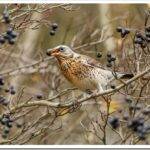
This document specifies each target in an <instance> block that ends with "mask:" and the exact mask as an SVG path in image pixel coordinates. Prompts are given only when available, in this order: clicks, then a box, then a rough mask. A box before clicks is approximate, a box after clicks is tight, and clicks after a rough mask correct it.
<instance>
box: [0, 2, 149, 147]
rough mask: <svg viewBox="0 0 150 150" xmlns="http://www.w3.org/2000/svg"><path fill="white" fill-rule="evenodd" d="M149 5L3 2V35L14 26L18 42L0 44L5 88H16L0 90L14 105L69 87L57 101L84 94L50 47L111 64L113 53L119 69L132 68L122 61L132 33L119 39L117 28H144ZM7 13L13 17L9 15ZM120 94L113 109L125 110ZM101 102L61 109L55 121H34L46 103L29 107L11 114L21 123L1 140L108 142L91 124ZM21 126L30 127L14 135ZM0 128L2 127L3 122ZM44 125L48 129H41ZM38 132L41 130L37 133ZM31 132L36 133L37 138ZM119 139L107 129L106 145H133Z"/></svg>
mask: <svg viewBox="0 0 150 150" xmlns="http://www.w3.org/2000/svg"><path fill="white" fill-rule="evenodd" d="M149 7H150V5H149V4H32V5H31V4H29V5H28V4H0V14H1V18H0V20H1V23H0V27H1V28H0V33H1V36H4V34H5V33H6V32H7V31H8V30H9V29H10V28H13V31H14V32H15V33H16V36H17V37H16V38H15V40H14V41H9V40H8V42H7V40H6V42H5V44H1V47H0V60H1V63H0V75H1V76H4V81H5V87H4V89H5V91H6V89H10V87H13V88H14V93H15V94H12V93H6V92H3V91H1V95H5V97H6V98H7V99H8V100H9V103H10V107H13V106H14V105H15V104H16V103H23V102H25V101H32V100H36V101H42V99H47V98H52V97H54V96H57V94H58V93H60V92H61V91H63V90H65V89H68V91H69V92H67V95H62V96H59V97H58V98H57V99H54V100H53V101H54V102H57V101H61V102H64V101H69V100H70V98H80V97H82V92H81V91H79V90H77V89H75V91H74V89H72V88H74V87H73V86H72V85H71V84H70V83H69V82H68V81H67V80H66V79H65V78H64V77H63V75H62V74H61V72H60V70H59V68H58V64H57V61H56V60H55V59H53V58H50V59H49V58H48V57H47V56H46V50H47V49H48V48H53V47H55V46H57V45H61V44H64V45H68V46H70V47H72V48H73V49H74V51H76V52H78V53H81V54H85V55H89V56H91V57H93V58H95V59H96V60H98V61H99V62H100V63H102V64H103V65H104V66H107V54H108V53H111V54H112V55H113V56H115V57H116V67H117V69H118V70H120V71H122V72H124V71H128V72H132V71H134V70H130V68H129V66H128V65H124V64H126V63H127V61H126V59H125V55H124V53H123V51H127V52H128V54H131V53H132V49H133V44H132V39H133V34H132V33H131V35H128V37H127V38H126V37H125V38H121V37H120V33H118V32H117V31H116V28H117V27H120V26H121V27H125V28H130V29H131V30H132V31H134V30H143V29H144V26H145V12H146V11H147V10H148V9H149ZM7 13H8V15H9V18H10V20H11V21H10V22H9V21H8V20H7V19H6V18H7V16H6V14H7ZM7 21H8V22H9V23H8V22H7ZM53 26H56V30H53ZM6 39H7V38H6ZM13 42H14V43H13ZM34 63H35V65H32V64H34ZM28 65H29V67H28ZM130 65H132V62H131V64H130ZM24 66H25V67H24ZM19 68H21V69H19ZM70 88H71V90H69V89H70ZM20 93H21V94H20ZM122 97H123V96H122V95H119V94H118V95H117V97H116V96H115V97H114V98H115V101H114V102H113V103H112V105H111V109H110V113H112V112H114V111H118V110H122V108H123V107H124V106H125V105H126V104H124V103H125V102H124V101H123V100H122V99H123V98H122ZM99 103H100V109H101V110H102V111H106V107H107V106H106V104H105V103H103V102H99ZM98 105H99V104H96V103H93V102H91V103H90V102H89V103H85V104H83V106H82V107H81V108H80V109H78V110H76V111H75V112H74V111H73V113H71V112H70V113H66V115H64V114H65V111H66V110H65V111H62V112H60V116H59V117H57V118H56V120H55V122H51V125H50V124H49V123H48V121H49V120H52V118H51V117H50V116H48V117H49V118H46V117H45V118H44V119H41V120H39V121H38V123H37V124H36V125H35V126H34V125H33V126H32V123H34V121H36V119H37V118H40V117H41V116H42V115H43V114H44V112H46V111H47V108H45V107H44V108H43V107H39V106H33V108H25V110H21V111H19V112H15V114H13V117H14V118H17V119H16V120H18V122H17V123H18V124H19V123H20V124H21V125H20V126H21V127H20V128H17V127H14V126H13V129H11V131H10V133H9V136H8V137H5V136H4V135H3V136H2V138H0V141H1V142H2V144H104V143H103V140H101V139H100V137H101V134H102V133H101V131H99V129H97V132H98V134H99V135H95V134H93V132H92V130H93V128H94V126H95V123H93V124H92V123H91V122H92V120H93V121H94V122H96V121H97V122H99V118H100V114H99V111H98V110H99V108H98ZM32 110H34V111H32ZM5 111H9V108H3V107H1V106H0V113H1V114H3V113H4V112H5ZM27 112H28V113H27ZM50 112H51V111H50ZM61 113H62V115H61ZM23 114H24V115H23ZM18 116H23V117H18ZM23 124H24V125H23ZM47 124H49V125H50V126H49V127H48V126H47ZM22 126H23V127H24V128H26V130H24V132H22V133H21V136H17V138H16V139H15V137H14V135H16V133H18V132H19V131H20V130H22V128H23V127H22ZM1 128H2V130H3V126H2V127H1ZM44 128H46V130H44V132H43V130H42V131H41V129H44ZM90 130H91V131H90ZM38 131H41V133H39V134H38ZM1 132H2V131H1ZM31 133H34V135H35V134H37V136H35V137H34V135H31ZM1 134H2V133H1ZM99 136H100V137H99ZM118 138H119V137H118V135H117V134H114V132H113V131H111V129H107V142H106V143H105V144H134V143H132V142H131V141H130V140H129V141H128V140H127V141H126V142H124V143H121V142H118V143H115V142H116V140H117V139H118ZM7 140H11V142H10V141H7ZM148 142H149V141H148V140H147V141H144V142H143V141H142V142H141V141H140V142H139V143H140V144H143V143H144V144H145V143H148Z"/></svg>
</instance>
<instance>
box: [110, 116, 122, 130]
mask: <svg viewBox="0 0 150 150" xmlns="http://www.w3.org/2000/svg"><path fill="white" fill-rule="evenodd" d="M109 123H110V125H111V126H112V128H113V129H117V128H118V127H119V125H120V124H119V119H118V118H117V117H113V118H110V119H109Z"/></svg>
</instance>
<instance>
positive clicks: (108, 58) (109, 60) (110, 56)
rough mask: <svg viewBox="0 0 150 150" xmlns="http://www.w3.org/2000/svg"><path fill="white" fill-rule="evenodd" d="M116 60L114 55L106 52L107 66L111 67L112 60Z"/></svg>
mask: <svg viewBox="0 0 150 150" xmlns="http://www.w3.org/2000/svg"><path fill="white" fill-rule="evenodd" d="M115 60H116V57H114V56H112V55H111V54H110V53H108V54H107V62H108V64H107V67H112V62H114V61H115Z"/></svg>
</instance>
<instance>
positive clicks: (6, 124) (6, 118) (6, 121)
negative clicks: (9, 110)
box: [0, 114, 13, 138]
mask: <svg viewBox="0 0 150 150" xmlns="http://www.w3.org/2000/svg"><path fill="white" fill-rule="evenodd" d="M0 123H1V125H2V126H3V132H2V138H7V137H8V134H9V132H10V128H12V127H13V119H12V118H11V117H10V115H9V114H3V115H2V116H0Z"/></svg>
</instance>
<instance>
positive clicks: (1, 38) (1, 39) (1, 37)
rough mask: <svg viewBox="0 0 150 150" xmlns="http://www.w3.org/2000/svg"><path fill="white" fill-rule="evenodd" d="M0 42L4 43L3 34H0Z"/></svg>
mask: <svg viewBox="0 0 150 150" xmlns="http://www.w3.org/2000/svg"><path fill="white" fill-rule="evenodd" d="M0 43H1V44H4V43H5V39H4V37H3V36H0Z"/></svg>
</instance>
